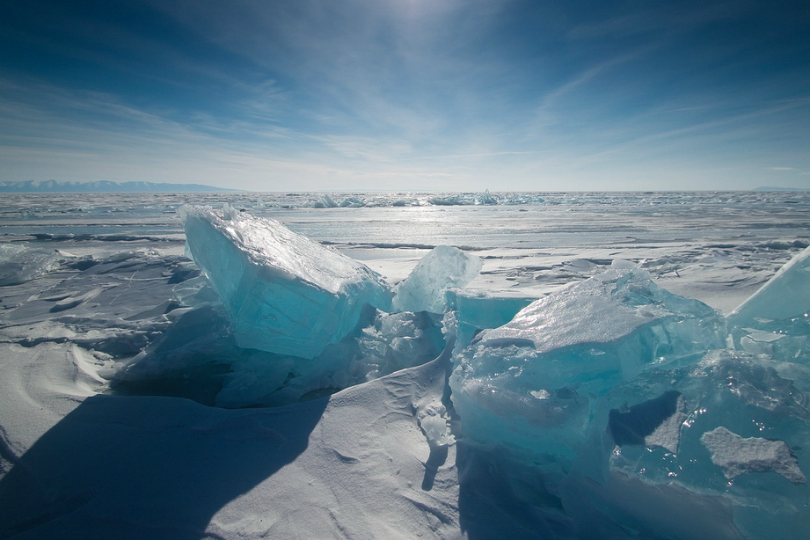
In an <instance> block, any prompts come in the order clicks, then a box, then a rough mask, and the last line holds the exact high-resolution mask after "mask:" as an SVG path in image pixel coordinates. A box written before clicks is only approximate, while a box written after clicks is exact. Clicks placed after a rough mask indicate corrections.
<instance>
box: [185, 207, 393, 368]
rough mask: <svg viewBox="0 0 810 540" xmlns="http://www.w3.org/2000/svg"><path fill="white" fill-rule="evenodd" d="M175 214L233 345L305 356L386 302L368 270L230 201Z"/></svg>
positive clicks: (386, 293) (386, 292) (384, 290)
mask: <svg viewBox="0 0 810 540" xmlns="http://www.w3.org/2000/svg"><path fill="white" fill-rule="evenodd" d="M179 213H180V216H181V217H182V219H183V221H184V225H185V232H186V242H187V247H188V251H189V253H190V254H191V256H192V257H193V259H194V261H195V262H196V263H197V265H198V266H199V267H200V268H201V269H202V271H203V272H204V273H205V275H206V276H207V277H208V279H209V280H210V282H211V284H212V286H213V288H214V289H215V290H216V292H217V293H218V294H219V296H220V297H221V298H222V301H223V303H224V305H225V308H226V309H227V311H228V314H229V315H230V318H231V321H232V324H233V331H234V336H235V338H236V342H237V343H238V345H239V346H240V347H244V348H254V349H260V350H264V351H270V352H273V353H276V354H289V355H295V356H297V357H302V358H310V359H311V358H314V357H315V356H317V355H318V354H320V353H321V352H322V351H323V349H324V347H326V346H327V345H329V344H331V343H337V342H339V341H340V340H341V339H342V338H343V337H345V336H346V335H347V334H348V333H349V332H350V331H351V330H353V329H354V328H355V326H356V325H357V322H358V320H359V318H360V314H361V312H362V310H363V307H364V306H365V305H366V304H370V305H372V306H375V307H377V308H380V309H383V310H387V309H388V308H389V307H390V302H391V291H390V288H389V286H388V285H387V284H386V283H385V282H384V281H383V280H382V279H381V278H380V277H379V276H378V275H377V274H375V273H374V272H373V271H372V270H370V269H369V268H368V267H366V266H365V265H363V264H362V263H360V262H357V261H354V260H352V259H350V258H348V257H345V256H344V255H342V254H340V253H338V252H337V251H335V250H332V249H330V248H327V247H325V246H322V245H320V244H318V243H316V242H313V241H312V240H309V239H308V238H306V237H304V236H301V235H299V234H296V233H294V232H292V231H290V230H289V229H288V228H286V227H285V226H284V225H282V224H281V223H279V222H278V221H275V220H272V219H264V218H258V217H253V216H250V215H248V214H247V213H244V212H239V211H237V210H236V209H234V208H232V207H230V206H226V207H225V208H223V210H222V211H217V210H214V209H211V208H209V207H197V206H185V207H183V208H181V209H180V211H179Z"/></svg>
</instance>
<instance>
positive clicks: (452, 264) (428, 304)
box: [393, 246, 482, 313]
mask: <svg viewBox="0 0 810 540" xmlns="http://www.w3.org/2000/svg"><path fill="white" fill-rule="evenodd" d="M481 265H482V261H481V258H480V257H476V256H475V255H470V254H467V253H464V252H463V251H461V250H460V249H458V248H455V247H450V246H436V247H435V248H433V250H431V251H430V252H429V253H428V254H427V255H425V256H424V257H423V258H422V260H420V261H419V264H417V265H416V268H414V269H413V271H412V272H411V273H410V274H409V275H408V277H407V278H405V280H404V281H402V282H401V283H400V284H399V285H398V286H397V288H396V295H395V296H394V301H393V305H394V309H395V310H397V311H429V312H431V313H443V312H444V307H445V293H446V292H447V291H448V290H450V289H453V288H456V287H464V286H465V285H467V284H468V283H469V282H471V281H472V280H473V279H475V277H476V276H477V275H478V272H480V271H481Z"/></svg>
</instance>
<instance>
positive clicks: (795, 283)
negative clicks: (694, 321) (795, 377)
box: [728, 248, 810, 364]
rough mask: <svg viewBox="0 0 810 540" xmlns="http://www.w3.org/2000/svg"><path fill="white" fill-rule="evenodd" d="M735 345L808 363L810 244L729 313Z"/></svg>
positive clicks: (809, 352)
mask: <svg viewBox="0 0 810 540" xmlns="http://www.w3.org/2000/svg"><path fill="white" fill-rule="evenodd" d="M728 326H729V332H730V335H731V338H732V340H733V344H734V347H735V348H737V349H740V350H744V351H748V352H751V353H757V354H767V355H769V356H772V357H774V358H779V359H782V360H785V361H799V362H803V363H804V364H810V248H807V249H805V250H804V251H802V252H801V253H799V254H798V255H796V256H795V257H794V258H793V259H791V260H790V261H789V262H788V263H787V264H785V265H784V266H783V267H782V268H780V269H779V271H778V272H777V273H776V274H775V275H774V276H773V277H772V278H771V279H770V280H769V281H768V282H767V283H766V284H765V285H763V286H762V288H761V289H759V291H757V292H756V293H755V294H754V295H753V296H751V297H750V298H748V300H746V301H745V302H743V303H742V304H741V305H740V306H739V307H738V308H737V309H735V310H734V311H732V312H731V313H730V314H729V315H728Z"/></svg>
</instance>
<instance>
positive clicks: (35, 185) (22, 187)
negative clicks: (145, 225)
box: [0, 180, 240, 193]
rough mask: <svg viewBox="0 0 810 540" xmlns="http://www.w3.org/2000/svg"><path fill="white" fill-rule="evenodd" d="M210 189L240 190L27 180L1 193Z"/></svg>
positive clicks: (6, 185) (3, 185)
mask: <svg viewBox="0 0 810 540" xmlns="http://www.w3.org/2000/svg"><path fill="white" fill-rule="evenodd" d="M208 191H240V190H238V189H226V188H220V187H215V186H207V185H204V184H167V183H155V182H120V183H119V182H110V181H108V180H101V181H97V182H65V181H60V180H46V181H44V182H39V181H36V180H26V181H24V182H0V193H152V192H154V193H200V192H208Z"/></svg>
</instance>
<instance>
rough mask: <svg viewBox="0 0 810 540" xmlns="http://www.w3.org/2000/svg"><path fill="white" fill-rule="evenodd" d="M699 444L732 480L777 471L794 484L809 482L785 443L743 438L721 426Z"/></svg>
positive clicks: (701, 439) (709, 432)
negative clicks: (752, 474)
mask: <svg viewBox="0 0 810 540" xmlns="http://www.w3.org/2000/svg"><path fill="white" fill-rule="evenodd" d="M700 442H702V443H703V444H704V446H706V448H708V449H709V452H711V454H712V463H714V464H715V465H717V466H719V467H720V468H722V469H723V474H725V475H726V478H728V479H729V480H731V479H733V478H736V477H737V476H739V475H741V474H745V473H754V472H775V473H777V474H781V475H782V476H784V477H785V478H787V479H788V480H790V481H791V482H793V483H794V484H804V483H805V482H807V478H805V476H804V473H803V472H802V470H801V469H800V468H799V463H798V460H797V459H796V456H794V455H793V453H792V452H791V451H790V448H789V447H788V445H787V444H785V442H784V441H770V440H768V439H762V438H759V437H749V438H743V437H740V436H739V435H737V434H736V433H732V432H731V431H729V430H727V429H726V428H724V427H722V426H720V427H718V428H716V429H714V430H712V431H708V432H706V433H704V434H703V436H702V437H701V438H700Z"/></svg>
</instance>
